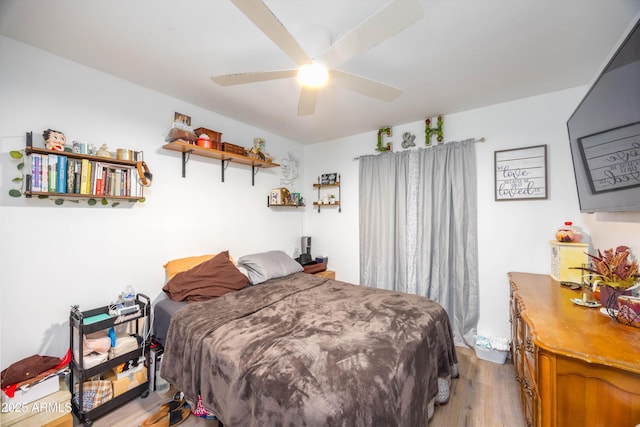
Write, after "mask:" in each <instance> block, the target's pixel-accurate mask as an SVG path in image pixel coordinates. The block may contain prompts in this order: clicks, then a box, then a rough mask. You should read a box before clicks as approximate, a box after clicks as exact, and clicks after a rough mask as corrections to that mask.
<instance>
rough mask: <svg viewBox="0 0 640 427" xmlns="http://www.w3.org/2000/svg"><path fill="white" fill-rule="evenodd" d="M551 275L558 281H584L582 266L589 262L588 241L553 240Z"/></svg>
mask: <svg viewBox="0 0 640 427" xmlns="http://www.w3.org/2000/svg"><path fill="white" fill-rule="evenodd" d="M549 244H550V245H551V277H553V278H554V279H555V280H557V281H558V282H574V283H582V275H583V274H584V273H583V271H582V270H574V269H573V267H582V266H584V265H586V264H588V263H589V256H588V255H587V252H588V249H589V244H588V243H565V242H558V241H556V240H551V241H550V242H549Z"/></svg>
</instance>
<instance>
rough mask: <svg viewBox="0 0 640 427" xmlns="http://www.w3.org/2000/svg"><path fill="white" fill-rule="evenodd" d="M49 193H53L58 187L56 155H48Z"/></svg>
mask: <svg viewBox="0 0 640 427" xmlns="http://www.w3.org/2000/svg"><path fill="white" fill-rule="evenodd" d="M47 157H49V183H48V185H49V192H50V193H55V192H56V189H57V186H58V155H57V154H49V155H48V156H47Z"/></svg>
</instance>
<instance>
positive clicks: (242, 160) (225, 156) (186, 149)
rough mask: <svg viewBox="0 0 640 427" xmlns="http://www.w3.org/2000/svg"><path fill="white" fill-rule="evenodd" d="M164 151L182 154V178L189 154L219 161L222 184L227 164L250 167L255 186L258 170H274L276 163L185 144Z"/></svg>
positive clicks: (166, 147)
mask: <svg viewBox="0 0 640 427" xmlns="http://www.w3.org/2000/svg"><path fill="white" fill-rule="evenodd" d="M162 148H164V149H165V150H171V151H178V152H180V153H182V177H183V178H184V177H185V176H186V165H187V162H188V161H189V157H190V156H191V154H193V155H195V156H201V157H208V158H210V159H217V160H220V164H221V167H222V182H224V171H225V169H226V168H227V166H228V165H229V162H234V163H239V164H241V165H246V166H251V170H252V172H253V173H252V176H251V185H254V184H255V180H254V177H255V175H256V173H257V171H258V170H259V168H276V167H279V166H280V165H279V164H278V163H273V162H267V161H264V160H259V159H254V158H252V157H247V156H242V155H240V154H235V153H230V152H227V151H220V150H214V149H213V148H203V147H199V146H197V145H193V144H189V143H187V142H181V141H174V142H170V143H168V144H165V145H163V146H162Z"/></svg>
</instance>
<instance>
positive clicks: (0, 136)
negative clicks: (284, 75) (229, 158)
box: [0, 37, 303, 368]
mask: <svg viewBox="0 0 640 427" xmlns="http://www.w3.org/2000/svg"><path fill="white" fill-rule="evenodd" d="M0 54H1V55H2V59H1V61H0V62H2V67H0V94H1V95H0V168H1V173H0V286H1V291H0V324H1V325H0V331H1V335H0V343H1V347H2V348H1V358H0V366H2V368H5V367H6V366H8V365H9V364H10V363H12V362H14V361H16V360H19V359H21V358H23V357H26V356H29V355H31V354H34V353H40V354H47V355H54V356H62V355H63V354H64V352H65V350H66V348H67V347H68V340H69V335H68V334H69V332H68V325H67V319H68V316H69V308H70V306H71V305H73V304H79V305H80V308H81V309H89V308H94V307H98V306H102V305H106V304H107V303H109V302H111V301H114V300H115V299H116V297H117V295H118V293H119V292H121V291H123V290H124V289H125V287H126V286H127V285H128V284H131V285H133V287H134V288H135V290H136V291H138V292H142V293H145V294H147V295H148V296H150V297H152V298H154V297H155V296H157V295H158V294H159V293H160V289H161V287H162V285H163V284H164V279H165V277H164V269H163V268H162V265H163V264H164V263H165V262H167V261H168V260H170V259H173V258H178V257H183V256H191V255H201V254H204V253H216V252H219V251H222V250H225V249H228V250H229V251H230V253H231V255H232V256H233V257H235V258H236V259H237V258H238V257H240V256H242V255H245V254H248V253H252V252H258V251H263V250H269V249H283V250H285V251H286V252H288V253H289V254H291V253H292V251H293V249H294V247H299V244H300V243H299V242H300V235H301V233H302V214H301V213H300V212H295V211H277V212H276V211H273V210H271V209H269V208H267V206H266V201H267V195H268V193H269V191H270V190H271V188H273V187H279V186H280V178H281V176H282V175H281V173H280V169H279V168H273V169H264V170H260V171H259V172H258V173H257V175H256V184H255V186H254V187H252V186H251V169H250V168H247V167H244V166H236V165H233V164H230V165H229V167H228V168H227V170H226V176H225V182H224V183H222V182H221V179H220V175H221V173H220V163H219V161H213V160H208V159H203V158H196V157H195V156H194V157H192V158H191V160H190V161H189V163H188V164H187V173H186V178H182V177H181V157H180V154H179V153H175V152H172V151H167V150H163V149H162V148H161V147H162V145H163V143H164V137H165V136H166V134H167V132H168V130H169V127H170V125H171V122H172V120H173V115H174V112H176V111H178V112H181V113H184V114H187V115H190V116H191V118H192V124H193V125H195V127H199V126H204V127H208V128H210V129H215V130H218V131H220V132H223V139H224V140H225V141H229V142H232V143H235V144H238V145H243V146H251V145H252V141H253V138H254V137H257V136H262V137H264V138H265V139H266V145H267V151H269V152H270V153H271V154H272V155H273V156H274V157H275V160H276V162H277V161H279V160H281V159H282V158H284V157H286V155H287V153H288V152H293V153H294V155H296V156H298V157H300V158H302V157H303V150H302V145H300V144H298V143H296V142H294V141H290V140H286V139H284V138H282V137H279V136H276V135H272V134H269V133H267V132H265V131H263V130H260V129H256V128H254V127H252V126H250V125H248V124H245V123H239V122H236V121H233V120H231V119H229V118H225V117H223V116H220V115H217V114H215V113H212V112H210V111H206V110H204V109H201V108H198V107H195V106H193V105H189V104H187V103H185V102H182V101H180V100H177V99H173V98H170V97H167V96H165V95H162V94H159V93H157V92H153V91H150V90H148V89H145V88H143V87H140V86H137V85H134V84H131V83H129V82H126V81H123V80H120V79H117V78H114V77H112V76H109V75H106V74H103V73H100V72H97V71H95V70H92V69H90V68H87V67H84V66H81V65H78V64H76V63H73V62H70V61H67V60H65V59H62V58H60V57H57V56H53V55H51V54H49V53H46V52H43V51H40V50H37V49H34V48H31V47H28V46H26V45H23V44H20V43H17V42H15V41H13V40H11V39H8V38H4V37H0ZM47 128H53V129H56V130H60V131H62V132H64V133H65V134H66V136H67V139H68V141H71V140H73V139H79V140H86V141H89V142H92V143H94V144H97V145H98V146H99V145H101V144H103V143H106V144H107V145H108V146H109V148H110V149H111V150H115V149H116V148H118V147H125V148H132V149H135V150H143V151H144V156H145V160H146V161H147V163H148V165H149V168H150V169H151V172H152V173H153V185H152V186H151V187H150V188H149V189H148V190H146V191H145V196H146V199H147V200H146V202H145V203H137V204H135V205H133V206H131V205H130V204H128V203H123V205H122V207H117V208H111V207H101V206H94V207H88V206H87V205H86V203H84V202H81V203H80V204H79V205H75V204H70V203H66V204H64V205H63V206H54V205H53V203H52V202H51V201H50V200H37V199H25V198H18V199H16V198H11V197H9V196H8V191H9V189H10V188H13V187H14V186H15V184H13V183H12V182H11V179H12V178H13V177H15V176H17V175H18V173H17V170H16V168H15V162H14V161H12V160H11V159H10V158H9V155H8V152H9V151H10V150H20V149H23V148H24V143H25V137H24V135H25V132H27V131H33V132H34V135H41V134H42V131H43V130H44V129H47ZM302 166H303V164H302V163H301V171H300V172H301V174H302V173H303V168H302Z"/></svg>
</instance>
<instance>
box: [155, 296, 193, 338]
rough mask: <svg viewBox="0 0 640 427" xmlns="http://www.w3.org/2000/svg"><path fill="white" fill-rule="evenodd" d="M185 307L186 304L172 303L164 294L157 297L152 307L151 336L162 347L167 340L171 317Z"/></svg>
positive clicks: (180, 302)
mask: <svg viewBox="0 0 640 427" xmlns="http://www.w3.org/2000/svg"><path fill="white" fill-rule="evenodd" d="M185 305H187V302H185V301H174V300H172V299H169V298H167V297H166V296H165V295H164V293H162V294H161V296H160V297H159V301H157V302H156V303H155V305H154V307H153V326H152V336H153V339H154V340H155V341H157V342H158V343H160V345H162V346H163V347H164V345H165V341H166V338H167V331H168V330H169V324H170V322H171V317H172V316H173V314H174V313H175V312H176V311H178V310H179V309H180V308H182V307H183V306H185Z"/></svg>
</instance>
